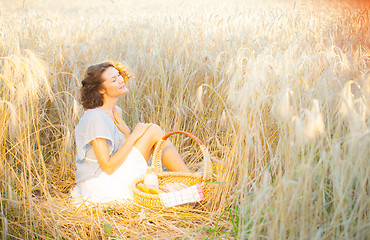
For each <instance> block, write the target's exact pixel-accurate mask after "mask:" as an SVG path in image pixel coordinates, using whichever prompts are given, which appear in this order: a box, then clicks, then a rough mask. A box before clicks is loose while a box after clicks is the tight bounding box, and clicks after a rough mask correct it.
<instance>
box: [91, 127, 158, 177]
mask: <svg viewBox="0 0 370 240" xmlns="http://www.w3.org/2000/svg"><path fill="white" fill-rule="evenodd" d="M150 125H151V124H143V123H139V124H137V125H136V127H135V129H134V131H133V132H132V133H131V134H130V135H129V136H128V137H127V139H126V141H125V143H124V144H123V145H122V146H121V147H120V148H119V149H118V151H117V152H116V153H115V154H113V155H112V156H110V157H109V150H108V143H107V140H106V139H105V138H96V139H94V140H92V141H91V145H92V147H93V149H94V152H95V155H96V158H97V159H98V162H99V164H100V166H101V168H102V170H103V171H104V172H105V173H107V174H108V175H110V174H112V173H113V172H114V171H115V170H116V169H117V168H118V167H119V166H121V165H122V163H123V162H124V161H125V160H126V158H127V156H128V155H129V153H130V152H131V150H132V147H133V146H134V145H135V143H136V141H137V140H138V139H139V138H140V137H141V136H142V135H143V134H144V132H145V130H146V129H147V128H148V127H149V126H150Z"/></svg>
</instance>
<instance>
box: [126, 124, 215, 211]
mask: <svg viewBox="0 0 370 240" xmlns="http://www.w3.org/2000/svg"><path fill="white" fill-rule="evenodd" d="M173 134H184V135H186V136H188V137H190V138H191V139H193V140H194V141H195V142H196V143H197V144H198V146H199V148H200V149H201V151H202V153H203V163H204V172H203V174H196V173H183V172H163V170H162V160H161V158H162V148H163V146H164V143H165V142H166V140H167V138H168V137H169V136H171V135H173ZM152 166H153V168H154V170H155V172H156V173H157V175H158V180H159V185H164V184H166V183H170V182H178V183H184V184H186V185H188V186H192V185H195V184H197V183H198V184H200V185H201V188H202V191H203V194H204V197H205V198H206V199H207V195H208V194H209V191H210V188H209V186H208V185H209V184H207V183H209V182H210V181H211V179H212V172H211V163H210V157H209V153H208V150H207V148H206V147H205V146H204V145H203V143H202V142H201V141H200V140H199V139H198V138H197V137H195V136H194V135H193V134H191V133H188V132H184V131H174V132H170V133H167V134H166V135H164V136H163V137H162V139H161V140H160V141H159V142H158V143H157V145H156V148H155V149H154V153H153V159H152ZM139 183H144V177H140V178H137V179H135V180H134V181H133V182H132V184H131V189H132V192H133V197H134V200H135V201H136V202H137V203H139V204H141V205H143V206H146V207H152V208H158V207H159V208H162V207H164V206H163V204H162V202H161V200H160V197H159V195H158V194H149V193H145V192H142V191H140V190H139V189H138V188H137V184H139Z"/></svg>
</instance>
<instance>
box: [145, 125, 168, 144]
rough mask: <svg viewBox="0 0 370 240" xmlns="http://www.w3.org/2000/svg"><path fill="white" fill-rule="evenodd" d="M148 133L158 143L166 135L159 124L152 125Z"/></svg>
mask: <svg viewBox="0 0 370 240" xmlns="http://www.w3.org/2000/svg"><path fill="white" fill-rule="evenodd" d="M148 133H149V134H150V136H151V137H152V138H153V139H154V140H157V141H158V140H159V139H161V138H162V137H163V135H164V134H165V133H164V131H163V130H162V128H161V127H160V126H158V125H157V124H153V125H151V126H150V128H149V129H148Z"/></svg>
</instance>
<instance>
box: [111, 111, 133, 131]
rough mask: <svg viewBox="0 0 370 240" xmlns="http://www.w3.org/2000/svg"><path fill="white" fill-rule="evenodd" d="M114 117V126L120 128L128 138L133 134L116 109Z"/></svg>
mask: <svg viewBox="0 0 370 240" xmlns="http://www.w3.org/2000/svg"><path fill="white" fill-rule="evenodd" d="M113 117H114V124H116V126H117V127H118V129H119V130H120V131H121V132H122V133H123V134H125V136H126V137H128V136H129V135H130V134H131V130H130V128H129V127H128V126H127V125H126V123H125V122H124V121H123V119H122V116H121V115H120V114H119V113H118V111H117V110H116V109H114V110H113Z"/></svg>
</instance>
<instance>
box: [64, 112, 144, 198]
mask: <svg viewBox="0 0 370 240" xmlns="http://www.w3.org/2000/svg"><path fill="white" fill-rule="evenodd" d="M75 137H76V150H77V154H76V167H77V170H76V187H75V188H74V189H73V190H72V191H71V195H72V197H73V199H74V200H77V201H80V200H83V201H90V202H94V203H105V202H111V201H119V202H124V201H125V199H132V192H131V189H130V185H131V183H132V181H133V180H134V179H135V178H137V177H141V176H143V175H144V174H145V173H146V169H147V167H148V164H147V162H146V160H145V158H144V157H143V155H142V154H141V153H140V152H139V150H137V149H136V148H135V147H133V148H132V150H131V152H130V154H129V155H128V157H127V158H126V160H125V161H124V162H123V164H122V165H121V166H120V167H119V168H118V169H116V171H114V173H112V174H111V175H108V174H106V173H105V172H103V171H102V169H101V167H100V165H99V163H98V161H97V159H96V156H95V153H94V151H93V148H92V146H91V141H92V140H93V139H95V138H98V137H99V138H105V139H107V143H108V149H109V151H110V156H111V155H113V154H114V153H115V152H116V151H117V150H118V149H119V148H120V147H121V146H122V144H123V143H124V142H125V140H126V138H125V136H124V134H123V133H121V132H120V131H119V130H118V128H117V126H116V125H115V124H114V122H113V120H112V119H111V118H110V117H109V116H108V115H107V114H106V113H104V112H103V111H102V110H100V109H98V108H95V109H89V110H87V111H86V112H85V114H84V115H83V116H82V117H81V119H80V122H79V123H78V125H77V126H76V129H75Z"/></svg>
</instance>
